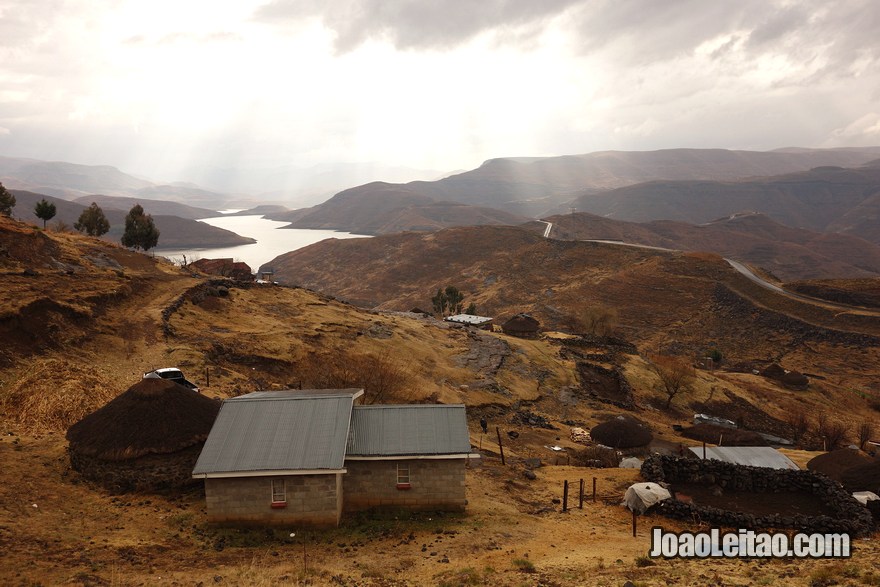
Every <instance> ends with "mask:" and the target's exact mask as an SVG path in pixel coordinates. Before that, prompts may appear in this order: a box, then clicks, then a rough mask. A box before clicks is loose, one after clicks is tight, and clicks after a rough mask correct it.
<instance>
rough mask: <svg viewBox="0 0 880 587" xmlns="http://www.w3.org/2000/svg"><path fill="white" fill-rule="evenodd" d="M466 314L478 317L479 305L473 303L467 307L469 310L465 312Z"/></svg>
mask: <svg viewBox="0 0 880 587" xmlns="http://www.w3.org/2000/svg"><path fill="white" fill-rule="evenodd" d="M464 313H465V314H467V315H468V316H476V315H477V305H476V304H475V303H473V302H471V303H470V305H469V306H468V307H467V309H466V310H465V311H464Z"/></svg>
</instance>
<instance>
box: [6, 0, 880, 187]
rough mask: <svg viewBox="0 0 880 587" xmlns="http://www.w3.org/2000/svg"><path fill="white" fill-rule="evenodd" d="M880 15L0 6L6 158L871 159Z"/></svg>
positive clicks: (426, 165)
mask: <svg viewBox="0 0 880 587" xmlns="http://www.w3.org/2000/svg"><path fill="white" fill-rule="evenodd" d="M878 57H880V2H878V1H877V0H851V1H850V0H841V1H833V0H817V1H808V0H807V1H805V0H797V1H776V0H736V1H733V0H731V1H722V0H717V1H714V0H710V1H707V0H607V1H601V0H583V1H575V0H540V1H536V0H445V1H442V0H420V1H416V0H324V1H321V0H272V1H268V2H267V1H266V0H101V1H89V0H77V1H65V0H0V155H6V156H14V157H34V158H39V159H50V160H64V161H71V162H75V163H86V164H110V165H115V166H118V167H120V168H122V169H123V170H125V171H129V172H133V173H138V174H142V175H146V176H149V177H151V178H157V179H162V180H176V179H186V177H184V176H185V175H186V173H187V170H188V169H190V168H192V167H194V166H210V165H216V166H221V167H223V166H227V167H233V166H239V165H240V166H244V167H271V166H276V165H296V166H309V165H315V164H320V163H325V162H340V161H343V162H379V163H382V164H385V165H397V166H409V167H414V168H421V169H436V170H453V169H465V168H473V167H476V166H478V165H479V164H480V163H481V162H482V161H483V160H485V159H488V158H492V157H502V156H535V155H565V154H575V153H587V152H591V151H598V150H608V149H622V150H652V149H661V148H672V147H721V148H736V149H757V150H766V149H773V148H778V147H784V146H804V147H829V146H859V145H878V144H880V63H878Z"/></svg>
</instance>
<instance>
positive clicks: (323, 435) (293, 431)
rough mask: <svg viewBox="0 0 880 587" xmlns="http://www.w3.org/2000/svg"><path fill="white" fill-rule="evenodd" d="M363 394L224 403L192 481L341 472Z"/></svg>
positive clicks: (293, 394) (265, 396)
mask: <svg viewBox="0 0 880 587" xmlns="http://www.w3.org/2000/svg"><path fill="white" fill-rule="evenodd" d="M362 393H363V391H362V390H359V389H335V390H305V391H294V390H285V391H258V392H254V393H250V394H248V395H243V396H240V397H236V398H232V399H228V400H226V401H224V402H223V406H222V407H221V408H220V414H219V415H218V416H217V420H216V421H215V422H214V426H213V428H211V433H210V434H209V435H208V440H207V441H206V442H205V447H204V448H203V449H202V453H201V455H199V459H198V461H197V462H196V466H195V469H194V470H193V475H201V474H210V473H234V472H245V471H282V470H285V471H286V470H322V469H330V470H338V469H341V468H343V465H344V459H345V445H346V440H347V438H348V428H349V423H350V419H351V408H352V405H353V403H354V399H355V398H356V397H358V396H360V395H361V394H362Z"/></svg>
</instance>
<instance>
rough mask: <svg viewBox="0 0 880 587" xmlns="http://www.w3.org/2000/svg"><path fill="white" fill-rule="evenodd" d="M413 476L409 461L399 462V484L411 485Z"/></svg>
mask: <svg viewBox="0 0 880 587" xmlns="http://www.w3.org/2000/svg"><path fill="white" fill-rule="evenodd" d="M411 478H412V476H411V467H410V465H409V463H397V485H398V486H400V485H409V484H410V479H411Z"/></svg>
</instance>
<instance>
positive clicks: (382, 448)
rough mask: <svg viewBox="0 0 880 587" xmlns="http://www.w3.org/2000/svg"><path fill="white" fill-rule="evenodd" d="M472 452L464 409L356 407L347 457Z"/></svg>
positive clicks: (452, 407) (459, 407)
mask: <svg viewBox="0 0 880 587" xmlns="http://www.w3.org/2000/svg"><path fill="white" fill-rule="evenodd" d="M470 450H471V444H470V436H469V434H468V428H467V418H466V415H465V409H464V406H463V405H400V406H356V407H355V408H354V409H353V410H352V414H351V433H350V434H349V437H348V450H347V451H346V452H347V454H348V456H361V457H367V456H370V457H372V456H402V455H447V454H465V453H469V452H470Z"/></svg>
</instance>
